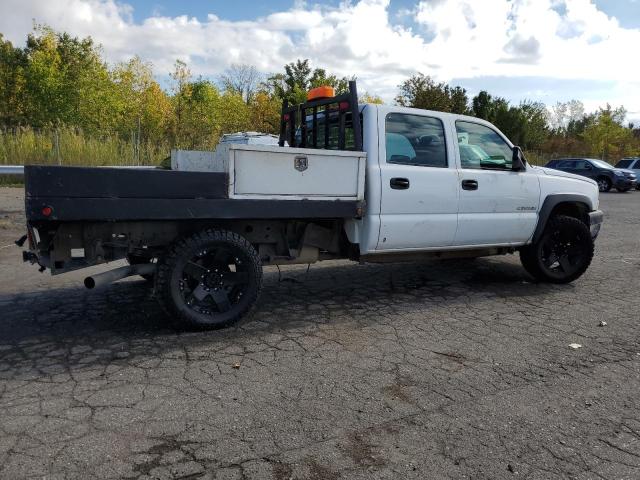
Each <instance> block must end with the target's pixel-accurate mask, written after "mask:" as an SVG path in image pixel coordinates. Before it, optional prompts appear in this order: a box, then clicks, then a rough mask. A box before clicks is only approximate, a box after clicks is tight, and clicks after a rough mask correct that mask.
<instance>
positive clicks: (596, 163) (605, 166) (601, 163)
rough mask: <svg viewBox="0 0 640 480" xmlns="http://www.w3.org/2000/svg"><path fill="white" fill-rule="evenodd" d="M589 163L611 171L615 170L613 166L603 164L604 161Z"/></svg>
mask: <svg viewBox="0 0 640 480" xmlns="http://www.w3.org/2000/svg"><path fill="white" fill-rule="evenodd" d="M589 161H590V162H591V163H593V164H594V165H597V166H598V167H600V168H607V169H609V170H613V166H611V165H609V164H608V163H607V162H603V161H602V160H589Z"/></svg>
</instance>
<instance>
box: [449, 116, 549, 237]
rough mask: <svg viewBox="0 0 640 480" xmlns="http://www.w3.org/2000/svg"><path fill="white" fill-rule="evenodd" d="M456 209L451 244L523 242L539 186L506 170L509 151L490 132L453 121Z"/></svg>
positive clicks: (535, 214) (537, 200)
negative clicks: (456, 156)
mask: <svg viewBox="0 0 640 480" xmlns="http://www.w3.org/2000/svg"><path fill="white" fill-rule="evenodd" d="M455 131H456V135H457V137H458V143H457V148H458V153H459V158H460V170H459V184H458V188H459V192H460V208H459V215H458V230H457V233H456V237H455V242H454V244H455V245H497V244H520V243H525V242H526V241H527V240H528V239H529V238H530V237H531V235H532V234H533V231H534V229H535V227H536V223H537V219H538V210H539V203H540V182H539V180H538V176H537V175H535V174H532V173H529V171H528V170H525V171H522V172H514V171H512V170H511V158H512V148H511V146H510V145H509V144H508V143H507V141H506V140H505V139H504V138H503V137H502V135H500V134H499V133H498V132H497V131H496V130H494V129H493V128H491V127H489V126H487V125H485V124H481V123H476V122H473V121H467V120H464V121H463V120H457V121H456V122H455Z"/></svg>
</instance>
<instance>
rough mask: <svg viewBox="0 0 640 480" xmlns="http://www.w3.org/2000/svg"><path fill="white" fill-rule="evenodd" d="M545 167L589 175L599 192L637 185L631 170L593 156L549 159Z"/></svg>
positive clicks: (622, 190) (621, 189) (626, 188)
mask: <svg viewBox="0 0 640 480" xmlns="http://www.w3.org/2000/svg"><path fill="white" fill-rule="evenodd" d="M545 167H547V168H553V169H555V170H562V171H563V172H567V173H574V174H576V175H582V176H583V177H589V178H591V179H593V180H595V181H596V182H597V183H598V188H599V189H600V191H601V192H608V191H609V190H611V187H615V188H616V189H617V190H618V191H619V192H626V191H628V190H631V189H632V188H634V187H635V186H636V185H637V179H636V175H635V173H633V172H632V171H630V170H624V169H622V168H616V167H614V166H613V165H610V164H608V163H607V162H604V161H602V160H597V159H594V158H560V159H558V160H551V161H550V162H549V163H547V164H546V165H545Z"/></svg>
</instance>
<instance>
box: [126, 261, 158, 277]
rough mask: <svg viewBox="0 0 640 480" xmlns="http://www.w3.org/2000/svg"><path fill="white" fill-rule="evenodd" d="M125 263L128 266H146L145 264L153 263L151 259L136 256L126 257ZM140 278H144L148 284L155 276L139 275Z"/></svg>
mask: <svg viewBox="0 0 640 480" xmlns="http://www.w3.org/2000/svg"><path fill="white" fill-rule="evenodd" d="M127 262H128V263H129V265H140V264H146V263H151V262H153V258H149V257H141V256H138V255H127ZM140 276H141V277H142V278H144V279H145V280H146V281H147V282H149V283H153V280H154V277H155V275H153V274H152V273H150V274H145V275H140Z"/></svg>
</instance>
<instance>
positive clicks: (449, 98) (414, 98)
mask: <svg viewBox="0 0 640 480" xmlns="http://www.w3.org/2000/svg"><path fill="white" fill-rule="evenodd" d="M399 88H400V92H399V93H398V95H397V96H396V103H397V104H398V105H401V106H403V107H413V108H423V109H426V110H436V111H439V112H450V113H458V114H463V115H465V114H467V113H469V107H468V103H469V99H468V98H467V91H466V90H465V89H464V88H462V87H450V86H449V85H447V84H446V83H444V82H440V83H436V82H435V81H434V80H433V79H432V78H431V77H429V76H427V75H424V74H422V73H418V74H417V75H413V76H412V77H410V78H408V79H407V80H405V81H404V82H402V84H401V85H400V87H399Z"/></svg>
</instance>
